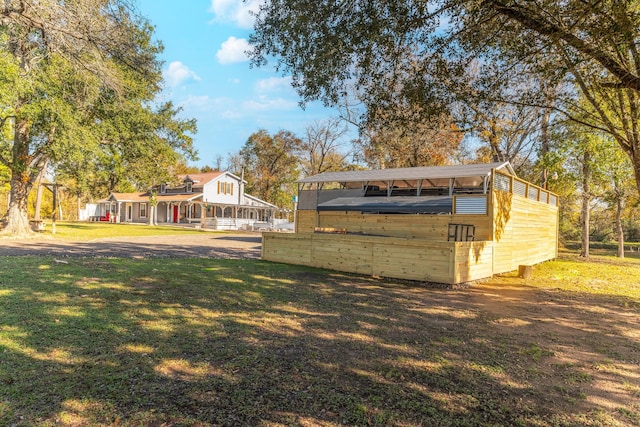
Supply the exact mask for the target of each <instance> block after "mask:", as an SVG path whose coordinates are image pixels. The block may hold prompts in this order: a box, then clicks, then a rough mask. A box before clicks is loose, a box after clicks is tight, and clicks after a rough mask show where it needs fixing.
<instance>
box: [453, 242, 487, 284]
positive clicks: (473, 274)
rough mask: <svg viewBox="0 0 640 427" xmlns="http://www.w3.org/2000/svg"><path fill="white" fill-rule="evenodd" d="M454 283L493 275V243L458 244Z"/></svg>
mask: <svg viewBox="0 0 640 427" xmlns="http://www.w3.org/2000/svg"><path fill="white" fill-rule="evenodd" d="M455 248H456V251H455V253H456V257H455V269H454V274H455V277H454V283H464V282H470V281H472V280H478V279H484V278H487V277H491V276H492V275H493V242H489V241H484V242H456V244H455Z"/></svg>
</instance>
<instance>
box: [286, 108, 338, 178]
mask: <svg viewBox="0 0 640 427" xmlns="http://www.w3.org/2000/svg"><path fill="white" fill-rule="evenodd" d="M346 133H347V129H346V127H344V126H343V125H341V123H340V120H338V119H335V118H331V119H327V120H325V121H322V122H315V123H312V124H310V125H308V126H307V127H306V129H305V136H304V138H302V139H301V141H300V148H299V151H298V153H296V154H297V155H298V157H299V159H300V164H301V167H302V174H303V176H305V177H307V176H312V175H317V174H319V173H323V172H328V171H341V170H347V169H349V167H350V166H349V164H348V162H347V160H346V159H347V156H348V154H345V153H344V152H343V147H342V145H343V144H342V141H341V139H342V138H343V137H344V135H345V134H346Z"/></svg>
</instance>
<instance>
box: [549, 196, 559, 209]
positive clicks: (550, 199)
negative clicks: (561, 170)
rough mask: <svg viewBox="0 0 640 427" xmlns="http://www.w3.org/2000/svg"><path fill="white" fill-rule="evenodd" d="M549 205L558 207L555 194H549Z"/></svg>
mask: <svg viewBox="0 0 640 427" xmlns="http://www.w3.org/2000/svg"><path fill="white" fill-rule="evenodd" d="M549 204H550V205H553V206H558V197H556V195H555V194H549Z"/></svg>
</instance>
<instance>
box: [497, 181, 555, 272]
mask: <svg viewBox="0 0 640 427" xmlns="http://www.w3.org/2000/svg"><path fill="white" fill-rule="evenodd" d="M493 206H495V212H494V227H495V228H494V244H495V248H494V262H493V272H494V274H498V273H504V272H507V271H513V270H517V269H518V266H519V265H532V264H537V263H540V262H543V261H547V260H550V259H553V258H556V257H557V256H558V208H557V207H556V206H553V205H549V204H546V203H541V202H537V201H535V200H531V199H527V198H525V197H521V196H519V195H514V194H511V193H506V192H502V191H496V192H495V194H494V204H493Z"/></svg>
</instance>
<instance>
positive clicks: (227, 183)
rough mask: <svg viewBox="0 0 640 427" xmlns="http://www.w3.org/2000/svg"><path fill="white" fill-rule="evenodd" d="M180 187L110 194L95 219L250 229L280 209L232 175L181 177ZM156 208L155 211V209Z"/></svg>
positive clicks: (221, 228) (195, 174) (224, 173)
mask: <svg viewBox="0 0 640 427" xmlns="http://www.w3.org/2000/svg"><path fill="white" fill-rule="evenodd" d="M179 179H180V184H179V185H170V184H166V183H165V184H160V185H158V186H156V187H154V188H152V189H151V190H150V191H146V192H138V193H111V194H110V195H109V197H107V198H106V199H104V200H101V201H100V202H99V203H100V208H99V213H100V215H99V216H97V217H93V218H92V219H93V220H101V221H111V222H130V223H153V224H166V223H173V224H181V223H182V224H186V223H196V224H200V225H201V226H203V227H208V228H213V229H216V230H238V229H241V228H250V226H252V225H253V224H254V223H256V222H260V223H265V222H267V223H269V222H271V223H272V222H273V221H274V220H275V216H276V212H278V211H279V210H280V209H279V208H278V207H277V206H275V205H272V204H271V203H268V202H265V201H264V200H260V199H258V198H257V197H254V196H251V195H249V194H245V193H244V184H245V181H243V180H242V179H241V178H239V177H238V176H236V175H234V174H232V173H229V172H206V173H191V174H186V175H180V176H179ZM154 205H155V209H154Z"/></svg>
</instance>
